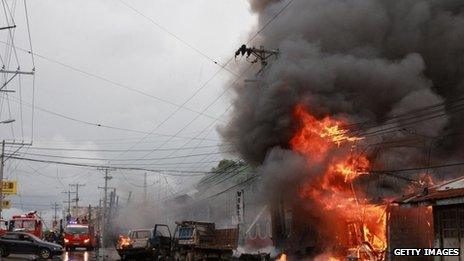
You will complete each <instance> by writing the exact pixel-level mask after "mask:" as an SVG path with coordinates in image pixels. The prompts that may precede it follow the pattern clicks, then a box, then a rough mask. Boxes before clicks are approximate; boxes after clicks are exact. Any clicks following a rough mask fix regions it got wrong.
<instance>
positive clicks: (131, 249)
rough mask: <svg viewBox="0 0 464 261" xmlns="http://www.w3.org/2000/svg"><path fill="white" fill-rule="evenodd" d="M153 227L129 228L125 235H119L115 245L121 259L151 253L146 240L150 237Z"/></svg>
mask: <svg viewBox="0 0 464 261" xmlns="http://www.w3.org/2000/svg"><path fill="white" fill-rule="evenodd" d="M152 234H153V229H136V230H131V231H129V233H128V234H127V236H124V235H121V236H119V241H118V244H117V246H116V250H117V251H118V254H119V256H120V257H121V259H122V260H126V259H128V258H132V257H138V256H142V255H145V254H147V253H151V250H150V247H149V242H148V240H149V239H150V238H151V237H152Z"/></svg>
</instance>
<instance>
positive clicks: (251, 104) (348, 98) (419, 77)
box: [220, 0, 464, 247]
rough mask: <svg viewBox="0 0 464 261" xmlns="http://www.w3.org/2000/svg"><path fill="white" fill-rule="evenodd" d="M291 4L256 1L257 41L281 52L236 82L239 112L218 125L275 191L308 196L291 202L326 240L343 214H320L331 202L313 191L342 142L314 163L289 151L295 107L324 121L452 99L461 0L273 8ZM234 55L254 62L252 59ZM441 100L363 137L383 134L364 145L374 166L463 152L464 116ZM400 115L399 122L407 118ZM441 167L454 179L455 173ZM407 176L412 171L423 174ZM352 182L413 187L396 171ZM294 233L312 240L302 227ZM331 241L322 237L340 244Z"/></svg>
mask: <svg viewBox="0 0 464 261" xmlns="http://www.w3.org/2000/svg"><path fill="white" fill-rule="evenodd" d="M287 3H288V2H287V0H266V1H262V0H250V5H251V9H252V11H253V12H255V13H256V14H257V15H258V21H259V23H258V26H257V27H258V28H262V27H263V26H265V29H264V30H263V31H262V32H261V34H260V35H259V39H257V41H255V42H254V43H253V44H254V45H255V46H260V45H262V46H264V48H266V49H279V50H280V55H279V57H278V58H277V59H276V60H269V65H268V66H267V67H266V70H265V72H264V73H263V74H262V75H261V76H260V77H259V78H258V80H257V81H256V83H253V84H249V83H248V84H245V83H244V84H238V85H236V86H235V94H236V97H235V98H234V100H233V105H234V111H233V114H232V119H231V120H230V122H229V123H228V124H227V125H226V126H224V127H223V128H221V129H220V132H221V134H222V136H223V138H224V140H227V141H229V142H232V144H233V145H234V146H235V149H236V150H237V151H238V152H239V154H240V156H241V157H243V158H244V159H245V160H246V161H247V162H249V163H251V164H253V165H256V166H258V169H259V172H261V174H263V176H265V177H266V179H265V180H266V184H265V186H267V187H268V188H269V190H268V191H269V195H268V197H269V199H270V200H271V201H276V200H279V199H277V198H275V197H277V195H278V193H275V191H276V190H279V191H282V193H281V194H283V195H287V198H288V199H293V201H294V204H295V205H298V206H300V209H299V210H295V211H302V212H301V213H302V214H301V215H302V216H303V215H306V216H308V217H309V216H310V215H311V216H312V218H308V219H313V221H308V222H310V223H312V227H319V231H317V233H316V234H318V235H319V237H320V238H325V239H327V238H328V237H329V236H331V237H333V236H334V233H332V234H331V235H327V231H330V229H331V227H330V226H332V225H327V220H328V218H329V217H330V218H332V217H333V218H334V220H336V219H338V218H340V216H341V213H339V212H337V211H335V212H334V213H332V214H328V212H326V213H321V209H322V208H323V207H324V206H325V205H324V204H323V205H321V206H317V205H318V204H317V202H316V201H311V195H313V194H314V193H317V190H316V189H315V187H316V186H317V185H316V184H317V182H318V181H319V180H324V177H321V176H322V175H323V174H324V175H325V174H326V173H327V172H328V171H329V169H330V168H328V167H327V164H328V163H330V162H333V161H334V159H337V158H338V157H339V156H338V155H337V154H336V153H339V152H336V150H333V151H330V152H328V153H326V154H325V156H324V159H323V160H322V161H320V162H316V163H314V164H312V165H311V167H310V168H308V159H306V158H302V156H301V155H300V154H299V153H297V152H295V151H293V150H292V148H291V144H290V141H291V139H292V137H293V136H294V135H295V133H296V132H297V131H298V130H299V129H300V127H301V126H300V124H301V123H300V122H299V121H298V119H296V118H295V115H294V109H295V107H296V106H297V105H302V106H304V107H305V108H308V109H309V110H310V112H311V114H312V115H314V116H315V117H316V118H318V119H323V118H324V117H326V116H330V117H331V118H333V119H343V120H346V121H348V122H350V123H356V122H366V121H368V122H373V123H374V124H377V125H378V124H382V123H384V122H385V120H386V119H388V118H389V117H392V116H393V115H398V114H401V113H405V112H409V111H411V110H414V109H419V108H423V107H425V106H429V105H433V104H438V103H445V104H448V103H449V102H450V101H453V100H455V99H457V98H459V97H461V96H462V95H463V94H464V88H463V86H462V85H463V76H464V71H463V68H464V67H463V65H464V64H463V61H464V52H463V50H464V45H463V44H462V43H463V42H464V41H463V40H464V2H462V1H459V0H398V1H389V0H369V1H367V0H305V1H300V0H295V1H293V2H292V3H291V4H290V5H289V6H288V7H287V9H286V10H285V11H284V12H282V13H281V14H280V15H279V16H278V17H277V18H275V15H276V14H277V13H279V11H280V10H281V9H282V8H283V7H284V6H285V5H286V4H287ZM274 18H275V20H273V21H272V23H269V21H270V20H272V19H274ZM237 64H240V65H238V66H248V65H247V64H246V62H244V61H240V62H239V63H237ZM249 77H250V78H253V77H254V76H253V75H251V74H250V75H249ZM443 110H444V111H443V114H444V115H442V116H441V117H437V118H434V119H431V120H427V121H421V122H416V123H414V124H409V125H408V126H407V127H404V128H403V127H402V128H399V129H398V130H396V131H395V132H391V133H388V134H385V135H376V136H375V135H374V136H371V137H368V138H366V140H365V142H366V143H367V144H368V145H371V144H376V143H385V145H384V146H383V147H380V148H379V147H376V146H368V148H366V152H367V157H368V160H369V162H370V165H371V166H370V167H371V168H373V169H389V168H390V169H398V168H402V167H404V168H406V167H413V166H427V165H428V164H430V163H431V162H434V161H437V162H438V161H439V160H440V162H443V161H452V160H453V159H456V158H458V157H459V156H462V154H463V152H464V150H463V148H464V146H462V144H463V142H464V140H463V138H462V135H455V134H456V133H457V134H459V133H463V131H464V129H463V128H464V125H463V124H462V120H464V118H463V115H462V114H461V113H460V110H458V109H456V107H453V106H449V105H445V106H444V109H443ZM396 124H397V125H398V126H401V124H402V122H401V121H398V122H397V123H396ZM366 131H369V129H367V130H366ZM450 133H453V135H449V134H450ZM440 136H442V138H439V139H438V138H434V137H440ZM432 148H433V151H432ZM346 155H347V154H344V157H345V156H346ZM311 160H313V159H311V158H309V162H311ZM313 161H314V160H313ZM440 171H441V174H443V173H446V174H447V175H448V176H447V177H450V176H452V175H453V173H448V172H445V170H440ZM448 171H449V169H448ZM451 172H452V171H451ZM403 174H404V173H403ZM407 174H408V178H410V179H411V178H412V179H414V178H417V177H419V176H420V173H407ZM409 174H410V175H409ZM455 174H456V173H454V175H455ZM395 175H396V174H395ZM398 175H400V174H398ZM443 176H446V175H443ZM332 181H333V180H331V181H323V182H332ZM345 181H346V179H345ZM354 182H355V183H356V185H357V186H358V187H363V186H364V187H365V188H366V189H364V190H363V194H365V195H366V196H368V197H369V200H371V201H375V197H377V198H380V197H382V196H385V195H387V194H395V195H398V194H400V193H402V192H403V191H404V187H406V186H408V182H407V179H406V180H405V179H401V178H400V179H398V177H397V176H391V175H390V176H384V177H381V179H379V175H368V176H362V177H360V178H358V179H356V180H354ZM373 182H374V188H373V187H372V186H371V185H372V183H373ZM302 184H310V185H308V187H309V188H310V193H308V196H307V197H306V198H303V199H302V198H299V197H298V195H297V194H298V189H301V186H302ZM369 188H371V189H369ZM346 189H347V190H346V191H347V193H351V192H350V190H349V189H350V188H346ZM325 192H327V191H323V193H325ZM343 196H345V194H343ZM303 202H304V203H303ZM323 203H325V202H323ZM330 218H329V220H330ZM329 223H331V224H332V223H333V222H329ZM333 228H334V227H332V229H333ZM324 231H325V232H324ZM324 233H326V234H324ZM294 236H295V238H298V236H300V238H298V240H300V241H301V240H304V238H303V237H304V234H302V235H294ZM330 240H332V241H333V242H335V241H336V240H335V239H330ZM330 240H329V241H330ZM331 243H332V242H328V245H327V246H324V247H334V244H331Z"/></svg>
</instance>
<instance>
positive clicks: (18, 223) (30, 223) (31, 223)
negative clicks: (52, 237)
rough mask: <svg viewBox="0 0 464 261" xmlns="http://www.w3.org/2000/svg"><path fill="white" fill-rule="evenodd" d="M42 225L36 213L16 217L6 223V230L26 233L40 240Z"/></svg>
mask: <svg viewBox="0 0 464 261" xmlns="http://www.w3.org/2000/svg"><path fill="white" fill-rule="evenodd" d="M42 229H43V224H42V221H41V220H40V219H39V217H38V216H37V215H36V212H30V213H28V214H25V215H16V216H13V217H12V218H11V220H10V221H9V223H8V230H9V231H12V232H15V231H17V232H26V233H29V234H32V235H34V236H36V237H38V238H42Z"/></svg>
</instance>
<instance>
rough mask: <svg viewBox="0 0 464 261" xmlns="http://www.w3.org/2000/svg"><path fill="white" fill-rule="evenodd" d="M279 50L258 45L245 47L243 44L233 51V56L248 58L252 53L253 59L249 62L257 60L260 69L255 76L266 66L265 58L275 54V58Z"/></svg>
mask: <svg viewBox="0 0 464 261" xmlns="http://www.w3.org/2000/svg"><path fill="white" fill-rule="evenodd" d="M279 53H280V51H279V49H276V50H266V49H264V46H260V47H259V48H255V47H247V46H246V45H245V44H244V45H242V46H240V48H239V49H238V50H237V51H236V52H235V57H237V56H239V55H241V56H245V55H246V58H247V59H248V58H249V57H250V56H251V55H253V57H254V59H253V60H252V61H251V63H257V62H259V63H260V64H261V69H260V70H259V71H258V73H257V74H256V75H257V76H258V75H260V74H262V73H263V71H264V69H265V68H266V66H267V64H268V62H267V59H269V58H270V57H271V56H275V57H276V58H277V57H278V55H279Z"/></svg>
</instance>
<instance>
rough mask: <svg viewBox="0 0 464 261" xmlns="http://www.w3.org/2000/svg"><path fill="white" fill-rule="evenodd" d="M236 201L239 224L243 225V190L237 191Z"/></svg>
mask: <svg viewBox="0 0 464 261" xmlns="http://www.w3.org/2000/svg"><path fill="white" fill-rule="evenodd" d="M236 199H237V201H236V204H235V207H236V208H235V211H236V214H237V224H243V190H239V191H237V198H236Z"/></svg>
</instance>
